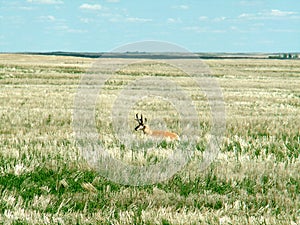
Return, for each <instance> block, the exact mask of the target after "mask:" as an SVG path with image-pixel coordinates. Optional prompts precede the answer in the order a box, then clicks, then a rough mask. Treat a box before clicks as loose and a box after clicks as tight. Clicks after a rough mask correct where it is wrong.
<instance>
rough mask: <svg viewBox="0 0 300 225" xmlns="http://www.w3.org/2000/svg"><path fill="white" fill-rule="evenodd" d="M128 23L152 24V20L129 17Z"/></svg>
mask: <svg viewBox="0 0 300 225" xmlns="http://www.w3.org/2000/svg"><path fill="white" fill-rule="evenodd" d="M126 21H127V22H131V23H139V22H151V21H152V19H145V18H138V17H129V18H126Z"/></svg>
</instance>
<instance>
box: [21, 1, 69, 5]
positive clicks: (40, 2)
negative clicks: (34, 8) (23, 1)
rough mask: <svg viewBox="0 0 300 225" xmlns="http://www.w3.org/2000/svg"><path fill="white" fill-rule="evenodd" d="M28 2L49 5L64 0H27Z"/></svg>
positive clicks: (60, 2)
mask: <svg viewBox="0 0 300 225" xmlns="http://www.w3.org/2000/svg"><path fill="white" fill-rule="evenodd" d="M27 2H29V3H37V4H48V5H54V4H63V3H64V2H63V1H62V0H27Z"/></svg>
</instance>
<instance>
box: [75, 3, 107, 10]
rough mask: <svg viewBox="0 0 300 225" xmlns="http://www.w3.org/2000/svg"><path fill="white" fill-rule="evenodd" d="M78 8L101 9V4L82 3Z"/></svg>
mask: <svg viewBox="0 0 300 225" xmlns="http://www.w3.org/2000/svg"><path fill="white" fill-rule="evenodd" d="M79 8H80V9H85V10H101V9H102V6H101V5H99V4H94V5H91V4H87V3H84V4H82V5H81V6H79Z"/></svg>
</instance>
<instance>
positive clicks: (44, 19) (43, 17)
mask: <svg viewBox="0 0 300 225" xmlns="http://www.w3.org/2000/svg"><path fill="white" fill-rule="evenodd" d="M40 19H41V21H46V22H54V21H55V20H56V18H55V17H54V16H51V15H49V16H41V17H40Z"/></svg>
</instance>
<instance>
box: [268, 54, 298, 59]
mask: <svg viewBox="0 0 300 225" xmlns="http://www.w3.org/2000/svg"><path fill="white" fill-rule="evenodd" d="M269 59H300V54H297V53H282V54H278V55H270V56H269Z"/></svg>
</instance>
